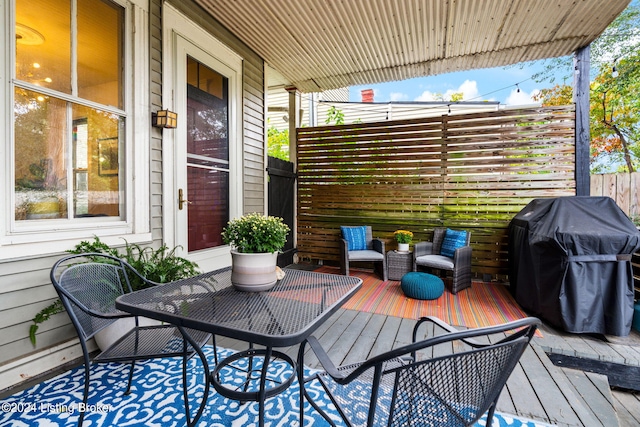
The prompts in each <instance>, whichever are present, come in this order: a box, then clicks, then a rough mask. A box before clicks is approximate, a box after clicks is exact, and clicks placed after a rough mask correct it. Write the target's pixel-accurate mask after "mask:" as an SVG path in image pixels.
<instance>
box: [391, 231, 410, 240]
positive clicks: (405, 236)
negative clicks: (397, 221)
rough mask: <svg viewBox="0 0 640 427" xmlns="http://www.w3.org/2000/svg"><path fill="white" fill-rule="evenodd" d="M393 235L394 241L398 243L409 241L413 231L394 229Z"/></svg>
mask: <svg viewBox="0 0 640 427" xmlns="http://www.w3.org/2000/svg"><path fill="white" fill-rule="evenodd" d="M393 235H394V236H395V237H396V242H398V243H411V240H412V239H413V233H412V232H411V231H408V230H396V231H394V232H393Z"/></svg>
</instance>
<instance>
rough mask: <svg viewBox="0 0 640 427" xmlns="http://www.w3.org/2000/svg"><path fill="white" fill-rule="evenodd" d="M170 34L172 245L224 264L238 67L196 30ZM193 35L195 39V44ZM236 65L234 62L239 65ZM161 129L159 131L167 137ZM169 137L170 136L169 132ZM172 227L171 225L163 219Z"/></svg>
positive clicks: (232, 196)
mask: <svg viewBox="0 0 640 427" xmlns="http://www.w3.org/2000/svg"><path fill="white" fill-rule="evenodd" d="M173 37H174V44H173V46H174V48H175V50H174V52H175V53H174V55H173V61H172V63H173V69H172V70H171V71H172V74H173V81H174V88H173V90H174V92H173V97H174V102H175V104H174V105H175V108H176V112H177V113H178V127H177V128H176V131H177V132H175V134H174V135H173V138H172V139H170V141H172V145H173V147H171V148H172V151H173V153H174V162H173V163H174V165H173V168H174V177H175V181H174V183H173V185H172V187H173V188H172V189H171V191H173V192H174V194H175V196H174V198H173V201H174V203H172V204H173V206H174V211H173V217H174V224H173V226H174V227H175V244H176V245H178V246H180V247H181V248H182V250H183V251H185V252H186V254H185V255H186V256H187V257H188V258H189V259H191V260H193V261H196V262H198V264H199V265H200V266H201V268H213V267H214V266H221V265H223V264H224V262H225V261H224V260H225V257H228V256H229V250H228V246H226V245H225V244H224V243H223V241H222V236H221V233H222V229H223V228H224V226H225V225H226V224H227V222H228V221H229V218H230V217H233V215H235V214H236V211H237V206H236V205H237V202H238V197H239V195H238V194H237V193H238V191H234V186H235V185H236V183H237V179H235V178H234V172H235V174H236V175H237V173H238V171H237V169H238V168H237V167H235V168H234V167H233V165H234V162H235V161H237V157H238V156H237V155H236V154H235V153H234V150H237V145H238V143H237V141H238V138H237V135H238V130H237V120H236V117H237V116H238V113H237V112H236V111H235V109H237V108H238V103H237V102H235V101H234V97H235V94H237V93H238V91H239V89H238V79H239V77H238V76H239V74H240V72H239V71H238V70H237V69H234V68H233V67H230V66H229V65H228V64H227V63H225V62H222V61H221V60H219V59H218V57H216V56H215V50H213V51H212V50H205V49H203V48H201V47H204V48H209V47H210V46H212V45H215V42H214V41H215V39H212V40H211V41H210V42H209V41H208V40H209V39H207V38H206V37H210V35H204V36H202V37H205V38H204V39H203V40H200V39H198V37H197V33H196V34H193V33H190V34H189V38H187V37H183V36H182V34H178V33H177V32H174V33H173ZM192 40H199V41H200V43H198V45H196V44H195V43H194V42H192ZM238 68H239V67H238ZM166 132H167V131H165V134H164V136H167V135H166ZM169 137H171V136H169ZM167 226H171V224H167Z"/></svg>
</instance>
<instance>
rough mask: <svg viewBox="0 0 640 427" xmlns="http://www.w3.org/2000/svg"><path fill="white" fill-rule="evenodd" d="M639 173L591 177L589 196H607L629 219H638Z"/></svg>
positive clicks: (639, 215)
mask: <svg viewBox="0 0 640 427" xmlns="http://www.w3.org/2000/svg"><path fill="white" fill-rule="evenodd" d="M639 192H640V172H634V173H607V174H597V175H591V195H592V196H609V197H611V198H612V199H613V200H615V201H616V204H617V205H618V206H619V207H620V209H622V210H623V211H624V213H626V214H627V215H628V216H629V218H632V219H636V218H640V194H639Z"/></svg>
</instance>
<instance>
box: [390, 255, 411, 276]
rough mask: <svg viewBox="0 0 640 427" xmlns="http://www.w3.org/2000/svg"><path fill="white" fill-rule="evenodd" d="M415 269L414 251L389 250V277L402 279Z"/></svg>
mask: <svg viewBox="0 0 640 427" xmlns="http://www.w3.org/2000/svg"><path fill="white" fill-rule="evenodd" d="M412 270H413V252H411V251H409V252H398V251H389V252H387V277H388V279H389V280H400V279H402V276H404V275H405V274H407V273H409V272H410V271H412Z"/></svg>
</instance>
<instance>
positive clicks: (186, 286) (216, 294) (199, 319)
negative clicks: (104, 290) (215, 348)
mask: <svg viewBox="0 0 640 427" xmlns="http://www.w3.org/2000/svg"><path fill="white" fill-rule="evenodd" d="M283 271H284V272H285V277H284V278H283V279H281V280H279V281H278V283H277V284H276V285H275V286H274V287H273V288H272V289H271V290H270V291H266V292H242V291H239V290H236V289H235V288H234V287H233V286H232V284H231V270H230V268H226V269H222V270H216V271H212V272H208V273H204V274H201V275H198V276H194V277H191V278H188V279H183V280H178V281H175V282H171V283H167V284H164V285H160V286H156V287H153V288H148V289H143V290H140V291H136V292H133V293H131V294H127V295H123V296H121V297H119V298H118V300H117V301H116V307H117V308H118V309H120V310H123V311H126V312H129V313H132V314H134V315H138V316H145V317H149V318H152V319H157V320H161V321H163V322H168V323H171V324H174V325H176V326H177V327H178V329H179V330H180V331H181V332H182V334H183V335H184V336H185V338H186V340H187V341H189V342H190V343H191V345H192V346H193V347H194V348H196V350H197V352H198V355H199V357H200V359H201V360H202V363H203V365H204V371H205V375H206V378H207V379H208V381H205V392H204V396H203V399H202V402H201V404H200V407H199V409H198V411H197V412H196V414H195V416H194V417H193V419H192V420H191V421H190V420H189V418H190V416H189V409H188V399H187V396H186V395H185V405H187V407H186V411H187V425H195V424H196V423H197V421H198V419H199V418H200V416H201V415H202V412H203V410H204V408H205V404H206V401H207V397H208V394H209V381H210V382H211V383H212V384H213V386H214V388H215V389H216V391H218V392H219V393H220V394H221V395H223V396H225V397H228V398H231V399H236V400H240V401H258V402H259V404H260V415H259V423H260V425H261V426H262V425H264V401H265V399H266V398H268V397H271V396H274V395H276V394H278V393H280V392H282V391H283V390H285V389H286V388H288V387H289V385H291V383H292V382H293V380H294V377H295V376H296V375H297V376H298V378H299V383H300V386H301V387H300V417H301V420H302V408H303V396H304V392H303V391H304V390H303V372H304V371H303V369H304V367H303V362H304V360H303V358H304V355H303V352H299V355H298V361H297V368H296V363H295V362H294V361H293V360H292V359H291V357H289V356H288V355H287V354H285V353H282V352H279V351H275V350H273V348H274V347H288V346H292V345H299V344H301V343H302V342H304V341H305V340H306V339H307V338H308V337H309V335H311V333H313V331H314V330H316V329H317V328H318V327H319V326H320V325H321V324H322V323H323V322H324V321H325V320H327V319H328V318H329V317H330V316H331V315H332V314H333V313H334V312H335V311H336V310H337V309H338V308H340V306H342V304H344V302H345V301H347V300H348V299H349V298H350V297H351V296H352V295H353V294H354V293H355V292H356V291H357V290H358V289H359V288H360V286H362V280H361V279H359V278H357V277H349V276H341V275H333V274H323V273H315V272H312V271H304V270H296V269H287V268H285V269H283ZM184 328H192V329H198V330H202V331H206V332H210V333H212V334H214V336H215V335H220V336H225V337H230V338H235V339H238V340H242V341H246V342H247V343H249V349H248V350H245V351H241V352H238V353H235V354H233V355H231V356H229V357H228V358H226V359H224V360H221V361H219V362H217V365H216V367H215V369H214V371H213V373H210V370H209V366H208V364H207V359H206V357H205V355H204V353H203V351H202V350H201V349H200V348H199V347H198V346H197V345H195V343H194V342H192V340H191V338H190V337H189V336H188V334H187V333H186V332H185V330H184ZM254 344H256V345H259V346H263V347H264V348H253V345H254ZM239 359H248V366H249V369H248V371H249V372H247V373H246V375H247V377H248V378H247V380H246V384H245V385H244V386H243V387H241V388H238V387H237V386H235V385H231V384H225V383H224V380H225V375H221V371H223V370H225V369H228V368H229V367H231V368H233V366H234V365H233V363H234V362H235V361H237V360H239ZM256 359H257V360H258V362H259V361H262V362H263V363H261V364H260V363H255V366H257V367H259V366H261V368H260V369H259V370H260V376H259V380H258V381H252V379H251V375H252V374H253V366H254V362H255V360H256ZM278 359H279V361H280V362H285V363H287V364H289V365H290V366H291V375H289V377H288V378H286V379H285V380H284V381H282V379H278V380H272V379H270V378H269V375H268V371H267V368H268V365H269V364H270V363H272V362H273V361H274V360H278ZM265 361H266V363H265ZM183 366H184V369H183V371H185V372H183V378H184V379H185V383H186V363H185V364H183ZM225 372H227V371H225ZM256 382H257V383H258V384H259V386H258V387H257V389H256V387H255V386H254V387H252V386H251V385H255V383H256ZM185 393H186V392H185Z"/></svg>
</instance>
